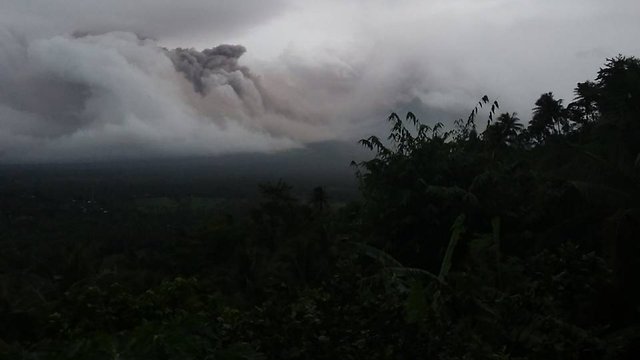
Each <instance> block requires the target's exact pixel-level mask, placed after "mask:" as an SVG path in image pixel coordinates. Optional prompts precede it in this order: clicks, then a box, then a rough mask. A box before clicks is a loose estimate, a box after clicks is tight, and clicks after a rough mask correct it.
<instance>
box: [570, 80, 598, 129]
mask: <svg viewBox="0 0 640 360" xmlns="http://www.w3.org/2000/svg"><path fill="white" fill-rule="evenodd" d="M573 93H574V94H575V96H576V97H575V98H574V99H573V102H572V103H571V104H569V106H567V110H569V112H570V116H571V120H572V121H574V122H576V123H579V124H583V125H584V124H586V123H590V122H593V121H595V120H596V119H597V117H598V104H597V103H598V99H599V97H600V87H599V86H598V84H596V83H595V82H593V81H585V82H582V83H578V85H577V86H576V88H575V89H574V90H573Z"/></svg>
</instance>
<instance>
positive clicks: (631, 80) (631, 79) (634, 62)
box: [596, 55, 640, 115]
mask: <svg viewBox="0 0 640 360" xmlns="http://www.w3.org/2000/svg"><path fill="white" fill-rule="evenodd" d="M596 81H597V83H598V85H599V88H600V90H601V96H600V97H599V98H598V102H597V104H598V108H599V109H600V112H602V113H603V114H605V113H606V114H610V115H630V114H635V115H638V114H640V59H638V58H635V57H625V56H622V55H618V56H617V57H616V58H612V59H607V63H606V64H605V66H604V68H601V69H600V71H598V76H597V78H596Z"/></svg>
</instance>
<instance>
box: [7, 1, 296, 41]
mask: <svg viewBox="0 0 640 360" xmlns="http://www.w3.org/2000/svg"><path fill="white" fill-rule="evenodd" d="M284 9H286V2H285V0H243V1H210V0H180V1H172V0H135V1H131V0H109V1H102V0H3V1H2V11H1V12H0V24H4V25H6V26H9V27H12V28H16V29H19V30H20V31H21V32H23V33H26V34H29V35H40V36H42V35H44V36H48V35H51V34H60V33H71V32H74V31H80V32H89V33H104V32H110V31H127V32H133V33H136V34H140V35H142V36H145V37H153V38H163V39H167V38H169V39H171V38H185V37H186V38H189V37H198V36H201V35H203V34H205V35H208V36H211V35H215V36H228V35H230V34H233V33H235V32H237V31H242V30H245V29H246V27H247V26H256V25H258V24H260V23H262V22H265V21H267V20H269V19H270V18H272V17H273V16H275V15H277V14H279V13H280V12H282V11H283V10H284Z"/></svg>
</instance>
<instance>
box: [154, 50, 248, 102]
mask: <svg viewBox="0 0 640 360" xmlns="http://www.w3.org/2000/svg"><path fill="white" fill-rule="evenodd" d="M246 51H247V49H246V48H245V47H244V46H242V45H219V46H216V47H214V48H211V49H205V50H203V51H197V50H195V49H182V48H177V49H174V50H168V51H167V53H168V55H169V58H170V59H171V61H173V65H174V66H175V68H176V70H177V71H179V72H181V73H183V74H184V76H185V77H186V78H187V80H189V81H190V82H191V83H192V84H193V89H194V90H195V91H196V92H198V93H200V94H202V95H206V93H207V92H208V86H207V84H206V82H207V80H208V79H209V78H210V77H212V76H217V75H220V76H227V75H228V74H230V73H233V72H240V73H241V74H242V75H243V76H245V77H249V69H248V68H247V67H244V66H239V65H238V59H239V58H240V56H242V55H243V54H244V53H245V52H246ZM230 85H231V86H232V87H233V89H234V90H235V91H236V93H237V94H238V95H239V96H241V94H242V88H241V86H240V84H239V83H237V82H235V83H233V82H232V83H230Z"/></svg>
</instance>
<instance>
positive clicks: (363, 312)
mask: <svg viewBox="0 0 640 360" xmlns="http://www.w3.org/2000/svg"><path fill="white" fill-rule="evenodd" d="M639 64H640V62H639V60H638V59H636V58H628V57H622V56H619V57H617V58H614V59H609V60H607V63H606V64H605V65H604V67H603V68H602V69H600V71H599V72H598V75H597V78H596V79H595V80H594V81H587V82H583V83H578V85H577V87H576V90H575V95H576V98H575V99H574V100H573V102H571V103H570V104H569V105H567V107H566V108H565V107H564V106H563V104H562V101H561V100H560V99H555V98H554V96H553V94H552V93H545V94H543V95H542V96H541V97H540V99H538V101H537V102H536V104H535V108H534V114H533V117H532V119H531V121H530V122H529V125H528V127H526V128H525V126H524V125H523V124H521V123H520V122H519V119H518V117H517V115H516V114H515V113H502V114H497V111H498V110H499V105H498V102H497V101H491V100H490V99H489V97H488V96H483V97H482V98H481V99H480V100H479V102H478V104H477V106H476V107H475V108H474V109H473V110H472V111H471V113H470V115H469V117H468V118H467V119H466V120H462V119H461V120H458V121H457V122H456V126H455V128H454V129H451V130H446V129H445V128H444V126H443V125H442V124H440V123H436V124H435V125H433V126H431V125H427V124H424V123H422V122H421V121H420V120H419V119H418V118H417V116H416V115H415V114H413V113H408V114H407V115H406V117H405V118H404V119H402V118H401V117H400V116H399V115H397V114H395V113H393V114H391V115H390V116H389V118H388V120H389V123H390V125H391V130H390V134H389V136H388V137H387V138H386V139H380V138H378V137H376V136H372V137H369V138H367V139H363V140H361V142H360V143H361V144H362V145H363V146H365V147H366V148H368V149H370V150H372V151H373V152H374V155H373V158H372V159H370V160H367V161H363V162H360V163H357V164H355V165H356V168H357V177H358V180H359V186H360V192H361V197H360V199H359V200H358V201H355V202H352V203H349V204H339V203H338V202H336V201H333V200H334V199H332V198H331V196H330V194H331V193H330V191H329V190H328V189H327V188H324V187H320V186H319V187H316V188H313V189H311V191H309V194H308V196H299V195H298V194H296V193H295V192H294V189H293V188H292V187H291V186H290V185H288V184H287V183H285V182H284V181H278V182H276V183H267V184H262V185H261V186H260V187H259V190H260V194H259V196H258V197H257V198H256V199H254V201H253V202H252V203H251V205H250V208H251V209H250V210H245V211H227V210H226V209H225V208H223V207H222V206H220V205H219V204H213V205H212V204H211V203H209V202H207V201H206V200H204V199H194V198H187V197H183V198H180V197H178V198H171V197H168V196H167V197H165V198H161V199H148V198H126V197H125V198H118V199H117V200H116V199H115V198H104V199H97V200H95V199H92V200H90V201H87V200H84V199H83V200H82V201H76V199H71V200H69V199H62V200H61V199H56V198H53V197H51V195H50V194H46V193H45V194H39V193H38V194H36V193H34V194H28V195H24V194H9V195H7V194H2V197H0V201H2V203H1V204H0V205H2V206H0V209H2V211H1V212H0V231H2V233H1V234H0V235H2V236H0V246H1V249H0V250H1V252H0V254H1V255H0V323H1V324H2V326H0V357H1V358H7V359H87V358H90V359H150V358H154V359H155V358H157V359H337V358H341V359H364V358H366V359H420V358H426V359H432V358H436V359H625V358H628V359H631V358H633V356H634V355H635V354H637V353H638V352H639V351H640V349H639V348H638V345H637V344H640V326H639V325H638V323H639V322H638V321H639V320H640V307H639V306H638V305H639V304H640V290H639V289H638V287H637V283H638V282H639V281H640V261H639V260H638V259H640V247H639V245H638V242H637V234H638V233H639V232H640V226H639V224H640V208H639V206H638V204H639V201H640V189H639V187H640V172H639V171H638V169H639V168H640V166H639V165H638V164H639V163H640V160H638V159H640V148H639V146H640V145H638V144H640V143H639V142H638V141H637V140H638V139H640V110H639V109H638V105H637V104H638V103H640V102H638V101H636V100H637V97H638V94H640V91H639V90H638V87H637V86H638V84H640V81H638V75H639V74H640V66H639ZM483 109H484V110H485V111H486V113H487V117H488V120H487V124H486V126H485V127H484V129H482V131H481V132H479V130H478V127H477V125H476V120H478V118H479V117H480V116H481V115H480V114H481V112H482V111H483ZM69 204H71V205H69Z"/></svg>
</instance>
